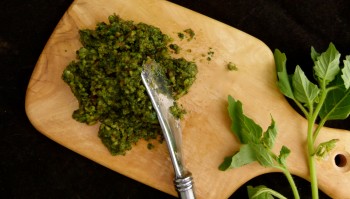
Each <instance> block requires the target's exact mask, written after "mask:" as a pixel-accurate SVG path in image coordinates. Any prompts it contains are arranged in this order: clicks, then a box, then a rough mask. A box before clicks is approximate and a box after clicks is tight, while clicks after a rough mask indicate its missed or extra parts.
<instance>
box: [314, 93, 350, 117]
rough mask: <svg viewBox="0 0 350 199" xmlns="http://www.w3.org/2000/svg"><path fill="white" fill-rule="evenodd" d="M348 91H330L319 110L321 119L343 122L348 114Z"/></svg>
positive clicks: (349, 104) (349, 99)
mask: <svg viewBox="0 0 350 199" xmlns="http://www.w3.org/2000/svg"><path fill="white" fill-rule="evenodd" d="M349 92H350V91H346V90H345V88H344V87H339V88H337V89H333V90H330V91H329V92H328V94H327V97H326V99H325V102H324V104H323V106H322V108H321V110H320V113H319V116H320V117H321V119H325V118H326V117H327V118H326V119H327V120H343V119H346V118H347V117H348V116H349V114H350V96H349V94H350V93H349Z"/></svg>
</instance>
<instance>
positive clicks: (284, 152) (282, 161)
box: [277, 146, 290, 166]
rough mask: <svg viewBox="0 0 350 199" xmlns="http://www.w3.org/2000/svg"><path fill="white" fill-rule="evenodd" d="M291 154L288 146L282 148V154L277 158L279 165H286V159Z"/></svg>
mask: <svg viewBox="0 0 350 199" xmlns="http://www.w3.org/2000/svg"><path fill="white" fill-rule="evenodd" d="M289 154H290V150H289V149H288V148H287V147H286V146H282V148H281V150H280V154H279V156H278V158H277V161H278V163H280V164H281V165H284V166H285V165H286V164H287V162H286V159H287V157H288V156H289Z"/></svg>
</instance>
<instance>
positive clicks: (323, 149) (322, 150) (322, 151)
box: [315, 139, 339, 158]
mask: <svg viewBox="0 0 350 199" xmlns="http://www.w3.org/2000/svg"><path fill="white" fill-rule="evenodd" d="M338 141H339V140H338V139H332V140H329V141H327V142H322V143H321V144H319V145H318V146H317V148H316V152H315V154H316V156H317V157H320V158H326V157H327V156H328V154H329V152H330V151H331V150H332V149H334V147H335V144H336V143H337V142H338Z"/></svg>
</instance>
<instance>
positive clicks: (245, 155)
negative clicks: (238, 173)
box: [219, 144, 257, 171]
mask: <svg viewBox="0 0 350 199" xmlns="http://www.w3.org/2000/svg"><path fill="white" fill-rule="evenodd" d="M255 153H256V151H255V150H253V148H252V147H251V146H250V145H249V144H244V145H242V146H241V147H240V150H239V151H238V152H237V153H235V154H234V155H232V156H229V157H226V158H225V160H224V162H223V163H221V165H220V166H219V169H220V170H221V171H225V170H227V169H232V168H238V167H241V166H244V165H246V164H249V163H251V162H254V161H256V160H257V159H256V156H255Z"/></svg>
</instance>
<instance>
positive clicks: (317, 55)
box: [311, 47, 320, 62]
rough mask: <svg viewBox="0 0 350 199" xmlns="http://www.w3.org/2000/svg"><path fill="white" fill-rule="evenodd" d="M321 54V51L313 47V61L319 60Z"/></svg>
mask: <svg viewBox="0 0 350 199" xmlns="http://www.w3.org/2000/svg"><path fill="white" fill-rule="evenodd" d="M319 56H320V53H318V52H317V51H316V50H315V49H314V47H311V59H312V61H314V62H315V61H317V58H318V57H319Z"/></svg>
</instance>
